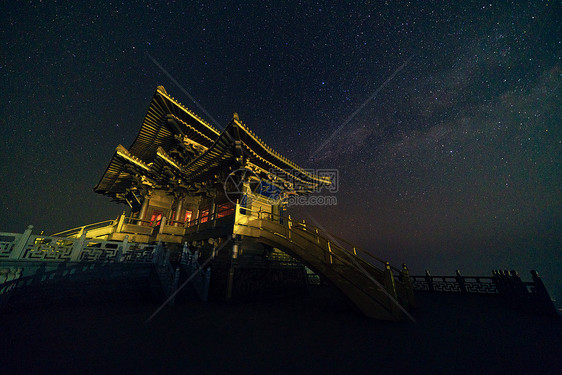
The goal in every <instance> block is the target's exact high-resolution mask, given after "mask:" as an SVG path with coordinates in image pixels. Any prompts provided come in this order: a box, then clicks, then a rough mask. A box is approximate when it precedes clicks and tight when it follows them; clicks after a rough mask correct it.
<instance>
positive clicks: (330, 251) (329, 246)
mask: <svg viewBox="0 0 562 375" xmlns="http://www.w3.org/2000/svg"><path fill="white" fill-rule="evenodd" d="M328 257H329V259H330V264H333V259H332V246H331V245H330V240H328Z"/></svg>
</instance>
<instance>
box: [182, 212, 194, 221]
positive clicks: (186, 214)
mask: <svg viewBox="0 0 562 375" xmlns="http://www.w3.org/2000/svg"><path fill="white" fill-rule="evenodd" d="M191 215H192V212H191V211H185V217H184V219H183V222H184V223H187V222H188V221H191Z"/></svg>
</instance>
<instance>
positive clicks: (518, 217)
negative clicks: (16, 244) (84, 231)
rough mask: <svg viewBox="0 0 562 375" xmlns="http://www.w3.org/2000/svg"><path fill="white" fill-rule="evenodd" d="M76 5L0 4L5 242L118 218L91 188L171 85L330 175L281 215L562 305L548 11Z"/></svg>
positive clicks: (0, 186)
mask: <svg viewBox="0 0 562 375" xmlns="http://www.w3.org/2000/svg"><path fill="white" fill-rule="evenodd" d="M85 3H86V2H78V3H73V2H68V3H66V2H64V3H61V2H51V1H44V2H39V1H32V2H25V3H24V2H3V3H2V5H1V6H0V14H1V15H2V16H0V77H1V78H0V79H1V81H0V84H1V85H0V87H1V89H0V90H1V92H0V102H1V103H2V105H1V106H0V121H1V123H0V136H1V141H2V142H1V143H0V145H1V146H0V161H1V163H0V176H1V177H0V191H1V192H2V193H1V195H0V197H1V198H0V208H1V210H2V211H1V212H2V214H1V216H0V230H1V231H7V232H22V231H23V230H24V229H25V228H26V226H27V225H29V224H33V225H34V226H35V228H36V229H37V230H38V231H40V230H44V231H45V232H46V233H53V232H56V231H60V230H64V229H68V228H71V227H76V226H80V225H84V224H88V223H92V222H96V221H101V220H106V219H111V218H114V217H116V216H117V215H118V214H119V213H120V212H121V211H123V210H124V209H126V208H127V207H125V206H119V205H117V204H115V203H111V202H110V200H109V198H106V197H104V196H101V195H98V194H95V193H94V192H93V187H94V185H96V183H97V182H98V181H99V179H100V178H101V176H102V174H103V172H104V171H105V168H106V166H107V164H108V163H109V160H110V158H111V156H112V155H113V152H114V149H115V147H116V146H117V145H118V144H119V143H121V144H123V145H124V146H125V147H129V146H130V144H131V143H132V142H133V140H134V138H135V136H136V134H137V132H138V130H139V129H140V125H141V122H142V119H143V117H144V115H145V113H146V110H147V108H148V104H149V101H150V98H151V97H152V95H153V93H154V91H155V89H156V86H158V85H164V86H165V87H166V90H167V91H168V93H170V94H171V95H172V96H174V97H175V98H176V99H178V100H179V101H180V102H182V103H183V104H184V105H185V106H187V107H188V108H191V109H192V110H194V111H195V112H196V113H198V114H199V115H201V116H202V117H204V118H206V119H207V120H208V121H210V122H212V123H213V124H215V125H216V126H217V127H221V126H222V127H224V126H225V125H226V124H227V123H228V122H229V121H230V119H231V118H232V114H233V113H234V112H237V113H238V114H239V115H240V119H241V120H242V121H243V122H244V123H245V124H247V125H248V127H249V128H250V129H252V130H253V131H255V132H256V133H257V134H258V135H259V136H260V138H262V139H263V140H264V141H265V142H266V143H267V144H269V145H270V146H272V147H273V148H275V149H276V150H278V151H279V152H281V153H282V154H283V155H285V156H287V157H289V158H290V159H292V160H294V161H295V162H297V163H298V164H299V165H301V166H303V167H307V168H335V169H338V170H339V185H340V191H339V192H338V193H337V194H336V197H337V200H338V204H337V205H336V206H331V207H298V208H295V209H292V210H291V212H292V214H293V215H295V216H297V217H303V218H305V219H307V220H310V219H309V218H308V217H307V214H310V215H312V217H313V218H315V219H316V220H318V221H319V222H320V223H321V224H322V225H323V226H324V227H325V228H327V229H328V230H330V231H332V232H333V233H335V234H337V235H339V236H341V237H343V238H346V239H348V240H350V241H352V242H355V243H357V244H358V245H360V246H362V247H363V248H365V249H368V250H370V251H372V252H374V253H375V254H377V255H379V256H380V257H382V258H386V259H389V260H391V261H392V262H394V263H397V264H400V263H401V262H406V263H407V264H409V265H410V268H411V269H412V271H413V273H415V274H419V273H422V272H423V270H424V269H425V268H429V269H430V270H431V271H432V274H434V275H436V274H453V273H454V271H455V269H460V270H461V271H462V272H463V274H466V275H468V274H483V275H487V274H490V271H491V270H492V269H496V268H502V269H517V270H519V271H521V273H522V276H523V278H524V279H529V275H528V270H529V269H532V268H536V269H537V270H538V271H539V273H541V275H543V278H544V279H545V282H546V283H547V286H548V287H549V288H550V290H551V292H552V294H553V295H555V296H556V297H557V298H558V299H559V300H562V287H561V285H562V276H561V275H562V248H561V243H562V231H561V224H560V223H561V219H562V204H561V203H562V192H561V182H562V166H561V160H562V155H561V153H562V129H561V126H560V124H561V115H562V110H561V90H560V83H561V70H560V64H561V62H560V55H561V54H560V52H561V47H562V44H561V37H560V36H561V35H562V31H561V30H560V22H559V20H560V19H562V13H561V11H560V10H561V8H560V3H559V2H540V1H532V2H530V3H525V2H521V1H517V2H514V3H513V4H511V5H502V6H499V5H495V4H491V3H490V2H476V3H472V4H471V3H470V2H467V1H458V2H456V3H457V4H453V5H451V4H447V5H445V4H443V3H444V2H435V3H433V4H431V3H430V2H427V1H420V2H418V3H409V2H393V3H391V2H382V1H381V2H378V1H377V2H373V3H374V4H371V3H369V2H366V3H361V4H356V5H344V4H341V3H340V2H333V3H332V2H325V3H324V2H319V3H313V2H299V3H300V4H298V5H297V2H292V3H293V4H292V5H290V6H281V5H267V4H264V2H256V3H253V4H252V3H247V2H243V3H239V4H238V3H236V2H225V3H222V4H219V3H218V2H217V3H216V4H219V5H216V4H215V3H214V2H209V3H210V4H213V5H209V4H204V3H189V4H188V3H185V4H177V3H169V2H164V3H159V2H156V1H150V2H134V5H131V4H129V2H125V3H124V4H123V3H114V2H99V4H97V5H96V4H85ZM265 3H268V2H265ZM150 56H152V57H153V58H154V60H155V61H157V62H158V63H159V64H161V66H162V67H163V68H165V69H166V70H167V71H168V72H169V74H170V75H171V76H172V77H173V78H174V79H175V80H176V81H177V82H178V83H179V84H180V85H181V86H182V87H183V88H184V89H185V90H186V92H187V93H188V94H185V93H184V91H183V90H182V89H181V88H180V87H178V86H176V84H175V83H174V82H173V81H172V80H171V79H170V78H169V77H168V76H167V75H166V74H165V73H164V72H163V71H162V70H161V69H160V68H159V67H158V66H157V65H156V64H155V63H154V61H153V60H152V59H151V57H150ZM189 96H192V97H194V98H195V99H196V100H197V101H198V102H199V104H200V106H201V108H204V109H205V111H206V112H207V114H205V112H204V111H203V110H201V109H200V108H199V107H198V106H197V105H196V104H195V103H193V102H192V101H191V100H190V98H189ZM369 99H370V100H369ZM351 117H352V118H351ZM350 118H351V120H350ZM213 119H214V120H213ZM215 121H216V122H215ZM330 137H331V138H330ZM328 139H330V142H328V143H327V144H326V145H325V147H323V148H322V149H321V150H319V151H318V152H317V153H315V154H314V157H311V155H312V154H313V153H314V151H315V150H317V149H318V148H319V147H320V146H321V145H322V144H323V143H325V141H326V140H328Z"/></svg>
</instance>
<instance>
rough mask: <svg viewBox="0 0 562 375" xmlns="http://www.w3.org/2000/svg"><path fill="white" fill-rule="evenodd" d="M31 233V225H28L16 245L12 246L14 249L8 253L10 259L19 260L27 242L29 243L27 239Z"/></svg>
mask: <svg viewBox="0 0 562 375" xmlns="http://www.w3.org/2000/svg"><path fill="white" fill-rule="evenodd" d="M32 231H33V225H29V226H28V227H27V229H26V230H25V231H24V232H23V233H22V235H21V236H20V238H19V239H18V241H17V242H16V244H15V245H14V249H13V250H12V252H11V253H10V259H20V258H21V256H22V255H23V253H24V251H25V249H26V247H27V242H28V241H29V237H30V236H31V232H32Z"/></svg>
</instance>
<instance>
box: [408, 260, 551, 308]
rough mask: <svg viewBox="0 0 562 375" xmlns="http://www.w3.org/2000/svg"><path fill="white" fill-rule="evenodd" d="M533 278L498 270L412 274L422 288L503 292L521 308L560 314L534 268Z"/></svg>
mask: <svg viewBox="0 0 562 375" xmlns="http://www.w3.org/2000/svg"><path fill="white" fill-rule="evenodd" d="M530 273H531V276H532V281H522V280H521V278H520V277H519V274H518V273H517V272H516V271H502V270H494V271H493V272H492V276H462V275H461V273H460V272H459V271H458V270H457V271H456V274H455V276H431V275H430V273H429V271H425V276H410V280H411V282H412V286H413V288H414V290H415V291H418V292H440V293H462V294H491V295H494V294H495V295H499V296H501V297H502V298H503V299H505V300H506V301H508V302H509V303H510V304H512V305H514V306H515V307H518V308H520V309H523V310H526V311H531V312H537V313H541V314H547V315H557V311H556V308H555V306H554V303H553V301H552V298H551V297H550V295H549V293H548V291H547V289H546V287H545V286H544V283H543V282H542V279H541V278H540V277H539V275H538V273H537V272H536V271H534V270H532V271H530Z"/></svg>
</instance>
